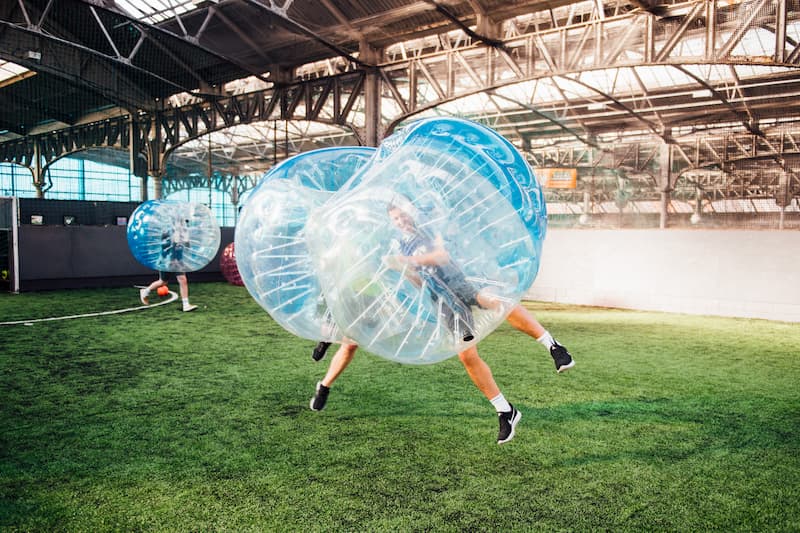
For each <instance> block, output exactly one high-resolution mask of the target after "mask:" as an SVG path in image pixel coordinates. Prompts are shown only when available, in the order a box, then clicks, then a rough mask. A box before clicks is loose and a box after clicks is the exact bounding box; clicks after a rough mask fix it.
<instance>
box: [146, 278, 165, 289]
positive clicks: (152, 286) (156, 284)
mask: <svg viewBox="0 0 800 533" xmlns="http://www.w3.org/2000/svg"><path fill="white" fill-rule="evenodd" d="M166 284H167V282H166V281H164V280H163V279H161V278H158V279H157V280H155V281H154V282H153V283H151V284H150V285H148V286H147V292H152V291H154V290H156V289H158V288H159V287H163V286H164V285H166Z"/></svg>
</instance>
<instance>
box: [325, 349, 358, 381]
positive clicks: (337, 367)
mask: <svg viewBox="0 0 800 533" xmlns="http://www.w3.org/2000/svg"><path fill="white" fill-rule="evenodd" d="M356 350H358V345H357V344H342V345H341V346H339V349H338V350H336V354H334V356H333V359H331V363H330V365H329V366H328V373H327V374H325V377H324V378H322V381H321V383H322V384H323V385H325V386H326V387H330V386H331V385H333V382H334V381H336V378H338V377H339V375H340V374H341V373H342V372H344V369H345V368H347V365H349V364H350V361H352V360H353V356H355V354H356Z"/></svg>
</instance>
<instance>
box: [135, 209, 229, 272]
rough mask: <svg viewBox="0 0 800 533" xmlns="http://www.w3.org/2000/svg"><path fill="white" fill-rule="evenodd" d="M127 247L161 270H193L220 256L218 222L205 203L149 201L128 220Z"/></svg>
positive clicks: (155, 268)
mask: <svg viewBox="0 0 800 533" xmlns="http://www.w3.org/2000/svg"><path fill="white" fill-rule="evenodd" d="M127 236H128V247H129V248H130V250H131V253H132V254H133V256H134V257H135V258H136V260H137V261H139V262H140V263H141V264H143V265H144V266H146V267H148V268H152V269H153V270H158V271H160V272H194V271H197V270H200V269H201V268H203V267H205V266H206V265H207V264H208V263H210V262H211V260H212V259H214V257H215V256H216V255H217V251H218V250H219V243H220V231H219V224H217V220H216V218H215V217H214V215H213V213H211V210H209V209H208V208H207V207H206V206H204V205H203V204H198V203H189V202H178V201H175V200H148V201H146V202H143V203H142V204H140V205H139V207H137V208H136V210H135V211H134V212H133V214H132V215H131V218H130V220H129V221H128V232H127Z"/></svg>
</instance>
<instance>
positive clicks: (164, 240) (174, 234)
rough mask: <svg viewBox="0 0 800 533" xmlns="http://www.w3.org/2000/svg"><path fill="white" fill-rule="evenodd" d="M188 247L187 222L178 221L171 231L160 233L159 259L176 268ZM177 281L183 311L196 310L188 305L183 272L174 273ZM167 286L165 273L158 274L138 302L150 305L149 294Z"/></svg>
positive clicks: (187, 284)
mask: <svg viewBox="0 0 800 533" xmlns="http://www.w3.org/2000/svg"><path fill="white" fill-rule="evenodd" d="M188 247H189V221H188V220H185V219H178V220H175V221H174V222H173V225H172V228H171V230H166V231H163V232H162V233H161V257H162V258H167V257H168V258H169V263H170V266H174V267H178V266H179V265H180V263H181V261H183V251H184V249H185V248H188ZM175 279H177V281H178V288H179V290H180V295H181V302H182V304H183V307H182V309H183V311H184V312H186V313H188V312H189V311H194V310H195V309H197V306H196V305H192V304H190V303H189V281H188V279H187V278H186V273H185V272H175ZM166 285H167V280H166V279H165V272H162V271H159V272H158V279H157V280H155V281H154V282H153V283H151V284H150V285H148V286H147V287H145V288H143V289H141V290H140V291H139V300H141V302H142V304H144V305H150V293H151V292H152V291H155V290H158V288H159V287H163V286H166Z"/></svg>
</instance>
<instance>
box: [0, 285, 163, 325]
mask: <svg viewBox="0 0 800 533" xmlns="http://www.w3.org/2000/svg"><path fill="white" fill-rule="evenodd" d="M169 295H170V297H169V300H164V301H163V302H158V303H157V304H153V305H140V306H138V307H129V308H127V309H115V310H114V311H101V312H99V313H86V314H83V315H69V316H53V317H50V318H33V319H31V320H14V321H12V322H0V326H14V325H17V324H25V325H26V326H32V325H33V323H34V322H50V321H53V320H69V319H72V318H86V317H90V316H102V315H118V314H120V313H127V312H129V311H139V310H141V309H150V308H152V307H158V306H159V305H166V304H168V303H172V302H174V301H175V300H177V299H178V293H176V292H172V291H169Z"/></svg>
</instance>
